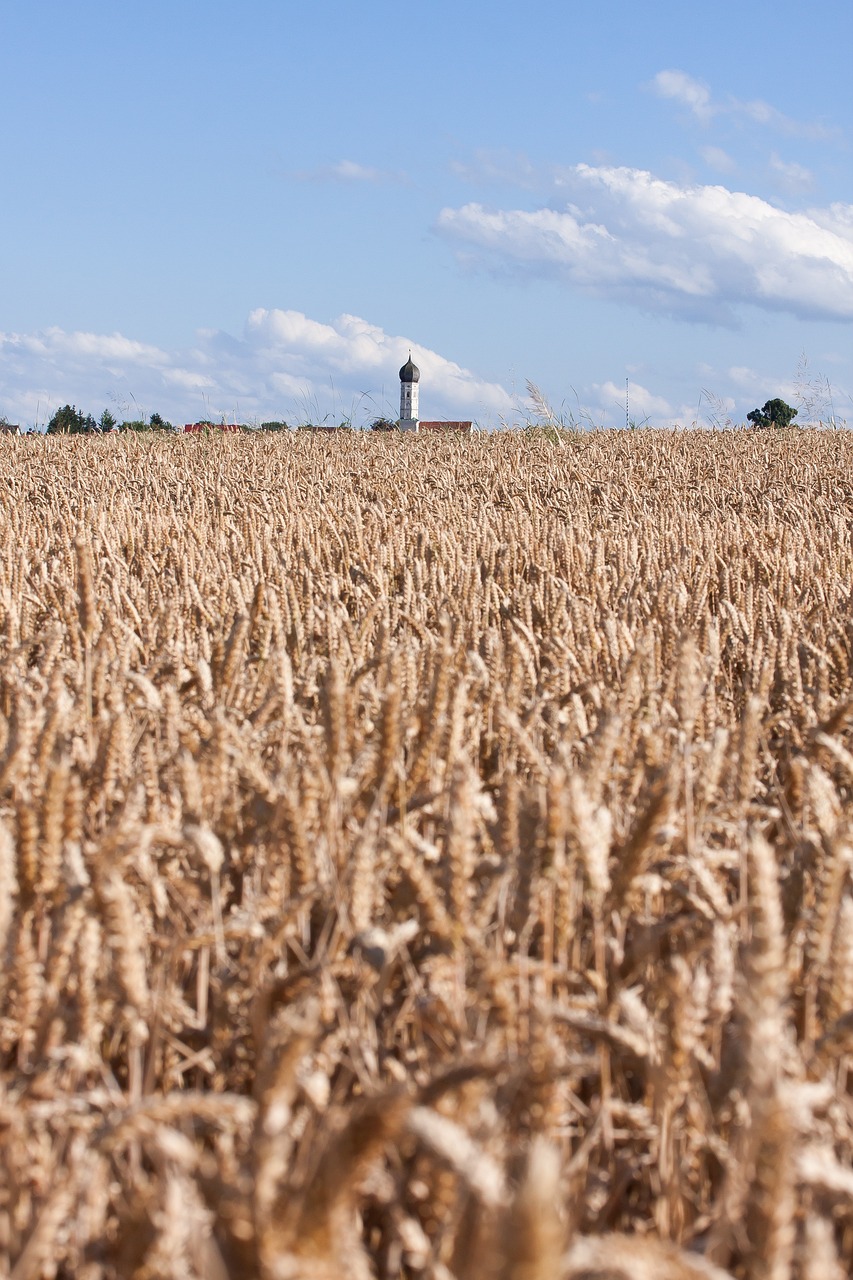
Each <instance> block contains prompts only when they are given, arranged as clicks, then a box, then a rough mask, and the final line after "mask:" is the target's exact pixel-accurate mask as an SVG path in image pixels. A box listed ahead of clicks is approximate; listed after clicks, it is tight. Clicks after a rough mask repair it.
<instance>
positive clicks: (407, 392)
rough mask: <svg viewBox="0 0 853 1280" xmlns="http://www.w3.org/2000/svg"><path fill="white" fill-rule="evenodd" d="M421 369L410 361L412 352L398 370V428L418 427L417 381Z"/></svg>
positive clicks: (411, 428)
mask: <svg viewBox="0 0 853 1280" xmlns="http://www.w3.org/2000/svg"><path fill="white" fill-rule="evenodd" d="M420 380H421V371H420V369H419V368H418V366H417V365H416V364H413V363H412V353H411V351H410V352H409V358H408V360H407V361H406V363H405V364H404V365H403V367H402V369H401V370H400V430H401V431H417V429H418V383H419V382H420Z"/></svg>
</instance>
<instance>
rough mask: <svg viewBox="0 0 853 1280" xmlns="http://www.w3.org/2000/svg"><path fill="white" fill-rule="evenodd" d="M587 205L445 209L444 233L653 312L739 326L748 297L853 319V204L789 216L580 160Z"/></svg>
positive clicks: (528, 270)
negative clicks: (738, 310) (739, 310)
mask: <svg viewBox="0 0 853 1280" xmlns="http://www.w3.org/2000/svg"><path fill="white" fill-rule="evenodd" d="M563 182H564V185H565V186H566V188H568V189H569V190H570V191H571V194H572V195H573V196H574V197H575V198H576V200H578V201H581V200H583V201H584V207H583V208H580V207H579V205H578V203H571V204H569V205H567V206H566V207H565V208H564V209H562V210H557V209H536V210H533V211H530V210H524V209H509V210H489V209H486V208H485V207H484V206H482V205H480V204H467V205H465V206H463V207H462V208H459V209H444V210H442V212H441V213H440V215H439V218H438V229H439V231H440V232H442V233H443V234H444V235H446V236H447V237H448V238H450V239H452V240H454V241H455V242H456V243H457V245H459V246H462V247H464V250H467V252H468V255H469V256H471V255H473V258H474V261H475V262H478V261H480V260H485V262H487V263H489V264H492V265H497V266H498V267H500V268H503V269H504V270H510V271H515V272H519V273H522V274H527V275H542V276H546V277H549V278H553V277H557V278H561V279H562V280H564V281H565V282H566V283H567V284H569V285H572V286H576V287H580V288H585V289H589V290H590V291H592V292H595V293H597V294H601V295H604V296H607V297H610V298H613V299H617V300H622V301H629V302H631V303H632V304H634V305H637V306H639V307H642V308H643V309H644V310H652V311H662V312H666V313H670V314H680V315H684V316H687V317H688V318H692V319H697V320H704V321H708V322H711V323H732V321H733V319H734V308H735V307H737V306H738V305H740V304H744V303H750V304H753V305H755V306H759V307H762V308H765V309H767V310H771V311H785V312H793V313H794V314H796V315H799V316H801V317H809V318H814V317H821V318H824V319H835V320H841V319H850V318H853V209H851V207H850V206H847V205H833V206H831V207H830V208H829V209H824V210H818V211H814V210H809V211H807V212H801V213H789V212H786V211H784V210H782V209H777V208H776V207H775V206H773V205H771V204H768V203H767V202H766V201H764V200H761V199H759V198H758V197H757V196H751V195H748V194H746V193H744V192H739V191H730V190H729V189H728V188H726V187H724V186H699V185H685V186H682V185H678V184H677V183H673V182H665V181H663V180H662V179H659V178H655V177H654V176H653V175H652V174H651V173H648V172H646V171H644V170H639V169H628V168H613V167H607V166H602V167H593V166H590V165H585V164H579V165H575V166H574V167H573V168H572V169H571V170H567V171H566V172H565V176H564V179H563Z"/></svg>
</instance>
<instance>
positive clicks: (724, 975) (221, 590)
mask: <svg viewBox="0 0 853 1280" xmlns="http://www.w3.org/2000/svg"><path fill="white" fill-rule="evenodd" d="M0 493H2V495H3V497H2V508H0V510H2V530H0V949H2V965H0V1274H3V1275H10V1276H11V1277H13V1280H37V1278H41V1277H62V1278H66V1277H74V1278H75V1280H124V1278H125V1277H128V1278H132V1280H242V1278H243V1277H245V1278H247V1280H254V1278H257V1280H343V1278H345V1277H352V1278H353V1280H367V1278H368V1277H379V1278H381V1280H391V1278H396V1277H401V1276H405V1277H411V1278H413V1280H419V1278H420V1277H423V1278H424V1280H432V1278H434V1280H454V1278H455V1280H563V1278H565V1280H569V1278H573V1280H701V1278H704V1280H712V1278H715V1277H716V1280H723V1278H724V1277H726V1276H730V1277H738V1278H743V1280H842V1278H843V1277H846V1276H848V1275H849V1273H850V1269H851V1259H853V879H851V867H853V821H851V806H850V797H851V789H853V659H851V652H853V607H852V606H853V440H851V439H850V437H848V436H847V435H846V434H843V433H823V432H788V433H784V434H781V435H770V434H767V433H755V432H730V433H724V434H715V433H700V432H689V433H683V434H670V433H659V432H652V431H648V432H645V431H640V432H633V433H618V432H613V433H610V432H607V433H600V434H595V435H589V436H575V435H568V434H566V435H558V434H557V433H553V434H552V438H551V439H549V438H547V437H546V436H545V435H543V434H536V433H532V434H531V433H525V432H507V433H504V434H500V435H496V436H492V437H476V436H475V437H471V438H469V439H463V440H443V439H425V438H421V437H412V438H403V439H390V438H386V437H382V438H377V437H371V436H366V435H362V434H352V435H348V434H340V435H337V436H334V437H322V438H317V437H312V436H310V435H301V436H288V437H285V436H276V437H271V436H265V437H263V438H261V437H248V436H231V437H223V438H218V439H204V440H203V439H198V438H175V439H172V438H165V439H141V438H127V437H124V436H122V437H110V438H105V439H100V440H97V439H96V440H90V439H53V438H51V439H46V440H45V439H39V440H36V439H29V438H28V439H23V440H16V441H13V440H9V441H5V440H4V441H0Z"/></svg>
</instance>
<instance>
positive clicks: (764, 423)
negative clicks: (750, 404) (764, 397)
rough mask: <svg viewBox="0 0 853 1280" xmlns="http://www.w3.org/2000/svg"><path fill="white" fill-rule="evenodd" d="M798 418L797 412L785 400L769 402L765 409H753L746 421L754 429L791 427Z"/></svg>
mask: <svg viewBox="0 0 853 1280" xmlns="http://www.w3.org/2000/svg"><path fill="white" fill-rule="evenodd" d="M796 416H797V410H796V409H792V408H791V406H790V405H789V404H785V401H784V400H768V401H767V403H766V404H765V406H764V408H763V409H753V411H752V413H748V414H747V415H746V420H747V422H751V423H752V425H753V426H754V427H790V425H791V422H792V421H793V419H794V418H796Z"/></svg>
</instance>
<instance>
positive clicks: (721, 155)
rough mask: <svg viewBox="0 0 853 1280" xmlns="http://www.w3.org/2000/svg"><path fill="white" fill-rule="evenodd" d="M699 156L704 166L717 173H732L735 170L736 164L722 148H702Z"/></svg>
mask: <svg viewBox="0 0 853 1280" xmlns="http://www.w3.org/2000/svg"><path fill="white" fill-rule="evenodd" d="M699 154H700V155H701V157H702V159H703V160H704V161H705V163H706V165H708V167H709V168H710V169H715V170H716V171H717V173H733V172H734V170H735V169H736V168H737V164H736V162H735V161H734V160H733V159H732V157H731V156H730V155H729V153H728V151H724V150H723V148H722V147H702V148H701V150H700V152H699Z"/></svg>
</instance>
